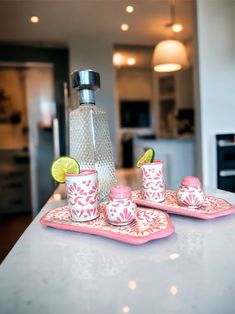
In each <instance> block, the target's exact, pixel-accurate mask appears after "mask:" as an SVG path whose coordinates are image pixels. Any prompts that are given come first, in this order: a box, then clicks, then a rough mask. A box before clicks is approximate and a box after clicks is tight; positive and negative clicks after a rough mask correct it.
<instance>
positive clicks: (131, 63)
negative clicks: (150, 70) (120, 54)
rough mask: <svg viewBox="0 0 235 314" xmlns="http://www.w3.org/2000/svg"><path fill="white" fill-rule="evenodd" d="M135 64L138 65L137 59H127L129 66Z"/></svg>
mask: <svg viewBox="0 0 235 314" xmlns="http://www.w3.org/2000/svg"><path fill="white" fill-rule="evenodd" d="M135 63H136V60H135V58H128V59H127V64H128V65H134V64H135Z"/></svg>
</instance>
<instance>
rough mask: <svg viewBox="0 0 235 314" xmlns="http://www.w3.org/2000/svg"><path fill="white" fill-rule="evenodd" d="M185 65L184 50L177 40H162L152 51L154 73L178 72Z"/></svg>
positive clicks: (186, 61) (185, 56)
mask: <svg viewBox="0 0 235 314" xmlns="http://www.w3.org/2000/svg"><path fill="white" fill-rule="evenodd" d="M187 64H188V60H187V53H186V48H185V46H184V44H182V43H181V42H180V41H178V40H163V41H161V42H160V43H159V44H158V45H157V46H156V47H155V49H154V52H153V69H154V71H156V72H173V71H178V70H181V69H182V68H184V67H186V66H187Z"/></svg>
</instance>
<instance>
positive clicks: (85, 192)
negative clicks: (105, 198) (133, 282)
mask: <svg viewBox="0 0 235 314" xmlns="http://www.w3.org/2000/svg"><path fill="white" fill-rule="evenodd" d="M65 179H66V180H65V182H66V191H67V202H68V206H69V209H70V213H71V219H72V220H73V221H89V220H92V219H95V218H97V217H98V216H99V208H98V205H99V192H98V175H97V171H96V170H82V171H81V172H80V173H79V174H66V175H65Z"/></svg>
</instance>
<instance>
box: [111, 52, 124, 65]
mask: <svg viewBox="0 0 235 314" xmlns="http://www.w3.org/2000/svg"><path fill="white" fill-rule="evenodd" d="M122 63H123V56H122V55H121V54H120V53H115V54H114V55H113V64H114V65H116V66H120V65H121V64H122Z"/></svg>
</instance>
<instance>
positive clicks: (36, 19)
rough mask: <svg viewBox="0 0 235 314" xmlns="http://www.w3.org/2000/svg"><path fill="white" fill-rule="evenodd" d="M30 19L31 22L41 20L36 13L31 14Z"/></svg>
mask: <svg viewBox="0 0 235 314" xmlns="http://www.w3.org/2000/svg"><path fill="white" fill-rule="evenodd" d="M30 21H31V23H38V22H39V17H38V16H36V15H34V16H31V18H30Z"/></svg>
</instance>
